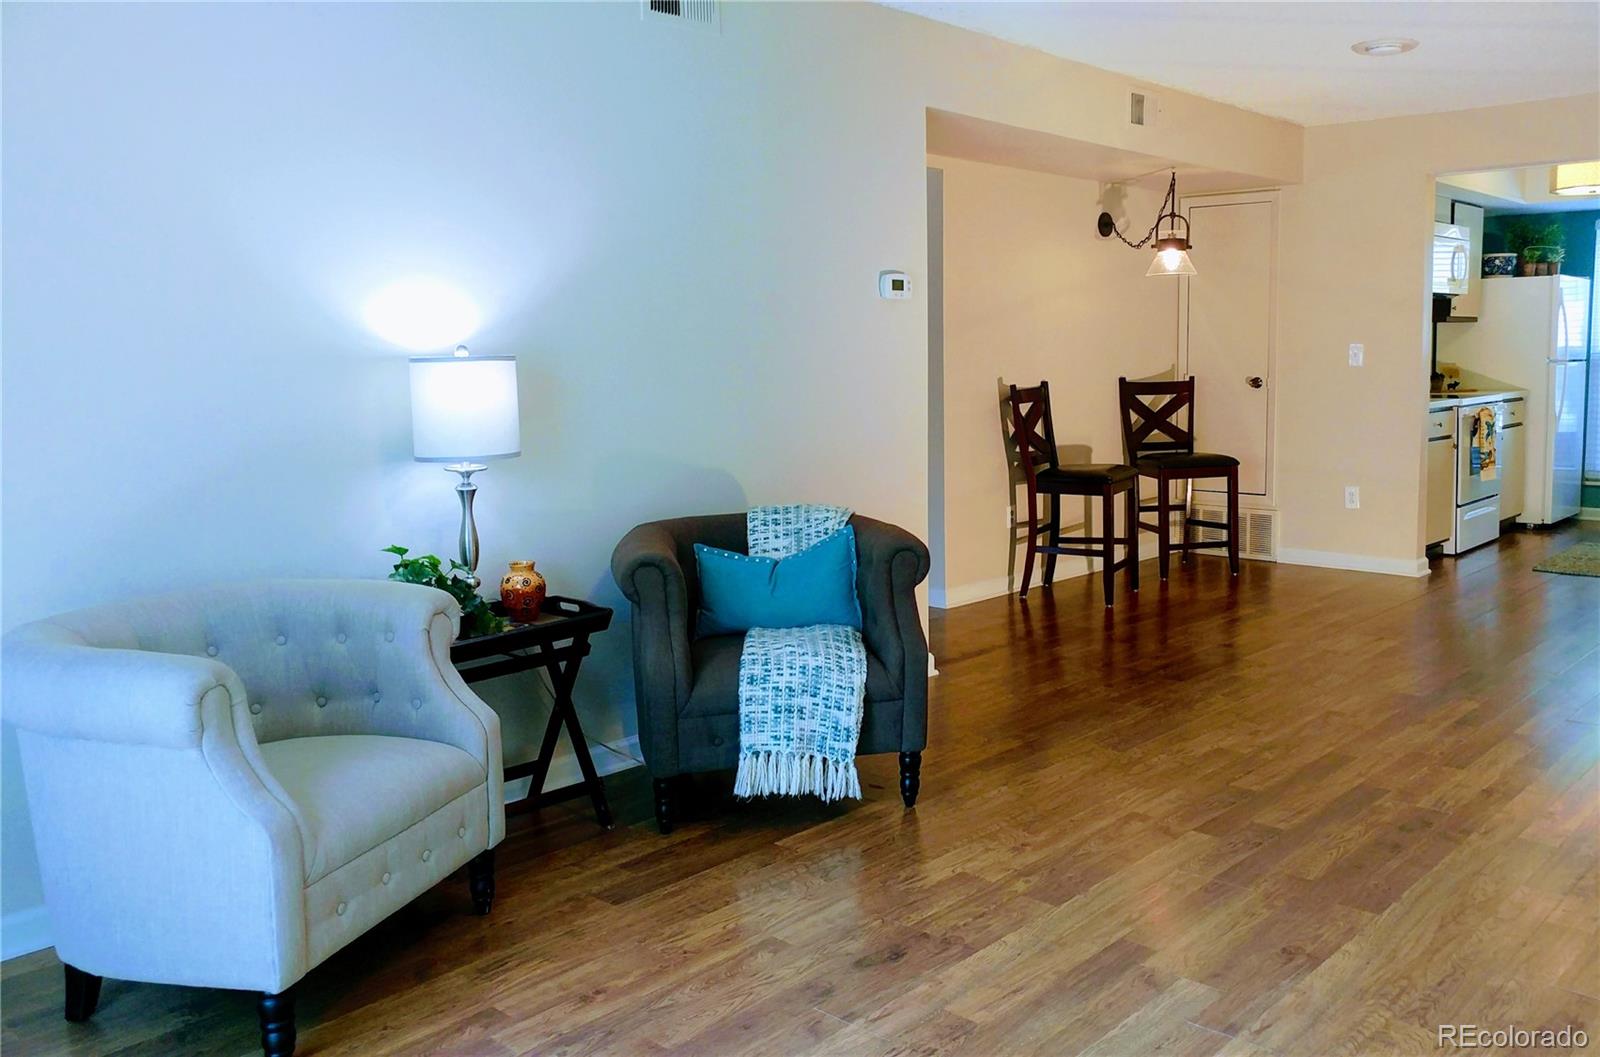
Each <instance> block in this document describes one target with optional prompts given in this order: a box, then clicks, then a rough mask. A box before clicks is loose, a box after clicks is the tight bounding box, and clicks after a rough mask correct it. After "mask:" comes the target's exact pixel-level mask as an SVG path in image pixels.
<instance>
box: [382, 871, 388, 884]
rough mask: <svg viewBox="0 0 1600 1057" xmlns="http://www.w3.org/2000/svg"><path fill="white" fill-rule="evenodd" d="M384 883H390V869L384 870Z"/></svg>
mask: <svg viewBox="0 0 1600 1057" xmlns="http://www.w3.org/2000/svg"><path fill="white" fill-rule="evenodd" d="M383 883H384V884H388V883H389V871H388V870H385V871H383Z"/></svg>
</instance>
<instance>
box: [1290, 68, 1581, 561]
mask: <svg viewBox="0 0 1600 1057" xmlns="http://www.w3.org/2000/svg"><path fill="white" fill-rule="evenodd" d="M1596 154H1600V96H1584V97H1579V98H1574V99H1565V100H1550V101H1545V102H1538V103H1524V104H1518V105H1515V106H1504V107H1492V108H1487V109H1482V110H1468V111H1461V112H1458V113H1450V114H1434V115H1426V116H1420V117H1406V118H1394V119H1389V120H1384V121H1369V122H1359V123H1352V124H1345V125H1328V126H1319V127H1314V128H1308V129H1306V130H1305V156H1304V170H1303V172H1304V179H1303V182H1302V183H1300V184H1299V185H1298V186H1288V187H1285V189H1284V192H1283V197H1282V206H1283V212H1282V229H1281V231H1282V236H1281V238H1282V245H1283V253H1282V261H1283V264H1282V269H1281V275H1280V284H1279V290H1280V298H1281V304H1280V320H1281V324H1280V329H1279V341H1280V346H1279V347H1280V350H1281V351H1280V354H1279V360H1278V410H1277V416H1278V417H1277V424H1278V452H1277V455H1278V473H1277V482H1278V497H1279V500H1278V501H1279V505H1280V508H1281V510H1282V530H1281V531H1282V536H1281V539H1280V544H1281V547H1280V557H1281V558H1282V559H1283V560H1290V561H1306V562H1313V563H1322V562H1327V563H1331V564H1343V565H1347V566H1358V567H1368V568H1373V569H1378V570H1381V571H1387V572H1398V573H1405V572H1409V573H1412V574H1415V573H1416V572H1417V571H1418V569H1419V563H1420V561H1421V555H1422V550H1423V545H1422V534H1423V529H1422V520H1421V511H1422V502H1423V487H1422V482H1423V460H1424V451H1423V440H1422V430H1421V426H1420V420H1421V416H1422V413H1423V410H1424V402H1425V400H1426V397H1427V391H1428V360H1429V347H1430V328H1429V325H1428V322H1427V320H1428V318H1429V298H1430V295H1429V292H1428V248H1429V244H1430V239H1431V237H1432V231H1433V196H1434V178H1435V176H1437V175H1438V174H1440V173H1447V172H1463V171H1470V170H1482V169H1493V168H1502V167H1508V166H1518V165H1530V164H1536V163H1540V162H1551V161H1558V160H1562V159H1573V158H1584V157H1593V156H1595V155H1596ZM1351 342H1361V343H1363V344H1364V345H1365V346H1366V357H1365V358H1366V365H1365V366H1364V367H1350V366H1349V365H1348V346H1349V344H1350V343H1351ZM1352 484H1353V485H1357V486H1359V487H1360V489H1361V508H1360V509H1359V510H1346V509H1345V508H1344V497H1343V488H1344V486H1346V485H1352Z"/></svg>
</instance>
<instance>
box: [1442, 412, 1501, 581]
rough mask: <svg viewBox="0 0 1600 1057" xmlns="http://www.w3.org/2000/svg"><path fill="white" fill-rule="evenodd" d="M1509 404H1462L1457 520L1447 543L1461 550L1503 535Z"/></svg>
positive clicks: (1457, 551)
mask: <svg viewBox="0 0 1600 1057" xmlns="http://www.w3.org/2000/svg"><path fill="white" fill-rule="evenodd" d="M1504 422H1505V405H1504V404H1502V403H1500V402H1499V401H1491V402H1487V403H1481V404H1462V405H1461V407H1460V408H1459V410H1458V412H1457V415H1456V523H1455V532H1454V533H1453V534H1452V535H1451V539H1450V543H1449V545H1448V546H1447V547H1446V553H1448V554H1460V553H1461V552H1462V551H1469V550H1471V549H1472V548H1474V547H1477V546H1481V545H1482V544H1485V543H1488V542H1489V541H1490V540H1495V539H1499V538H1500V488H1501V482H1502V480H1503V478H1504V476H1505V468H1506V462H1505V460H1504V459H1503V458H1500V457H1495V458H1493V459H1491V458H1490V457H1489V455H1488V453H1489V452H1490V451H1494V452H1495V454H1496V456H1499V455H1501V454H1503V453H1501V452H1499V450H1498V449H1499V439H1500V437H1499V434H1500V429H1501V426H1502V425H1503V424H1504Z"/></svg>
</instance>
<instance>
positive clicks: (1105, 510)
mask: <svg viewBox="0 0 1600 1057" xmlns="http://www.w3.org/2000/svg"><path fill="white" fill-rule="evenodd" d="M1100 521H1101V525H1100V541H1101V542H1100V561H1101V562H1102V563H1103V564H1102V565H1101V567H1100V576H1101V579H1102V580H1103V581H1104V582H1105V591H1106V608H1107V609H1109V608H1111V605H1112V603H1113V602H1114V601H1115V596H1116V591H1117V515H1116V506H1115V505H1114V504H1113V503H1112V502H1111V486H1110V485H1109V484H1108V485H1106V486H1105V489H1104V490H1103V491H1102V492H1101V493H1100Z"/></svg>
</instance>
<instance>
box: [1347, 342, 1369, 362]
mask: <svg viewBox="0 0 1600 1057" xmlns="http://www.w3.org/2000/svg"><path fill="white" fill-rule="evenodd" d="M1366 358H1367V347H1366V346H1365V345H1363V344H1361V343H1360V342H1353V343H1352V344H1351V345H1350V366H1352V367H1360V366H1361V364H1362V363H1363V362H1364V361H1365V360H1366Z"/></svg>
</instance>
